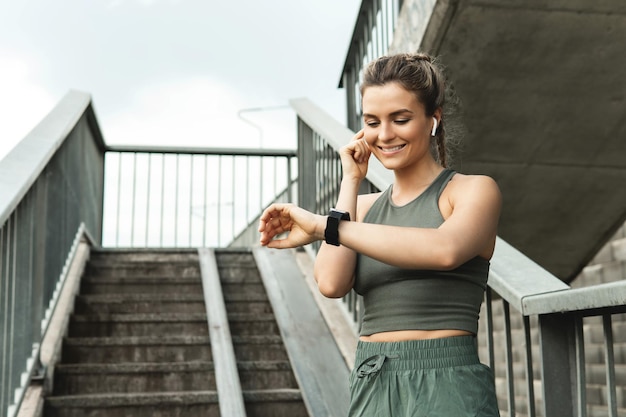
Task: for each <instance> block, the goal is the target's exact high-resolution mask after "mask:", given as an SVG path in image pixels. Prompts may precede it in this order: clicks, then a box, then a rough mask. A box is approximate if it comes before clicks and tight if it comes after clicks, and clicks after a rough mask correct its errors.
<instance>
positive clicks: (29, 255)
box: [0, 92, 297, 417]
mask: <svg viewBox="0 0 626 417" xmlns="http://www.w3.org/2000/svg"><path fill="white" fill-rule="evenodd" d="M295 157H296V151H295V150H281V149H278V150H268V149H215V148H184V147H136V146H116V147H108V146H106V144H105V143H104V141H103V139H102V135H101V132H100V128H99V126H98V123H97V120H96V116H95V113H94V111H93V108H92V105H91V97H90V96H89V95H88V94H85V93H81V92H70V93H69V94H68V95H67V96H66V97H64V98H63V100H62V101H61V102H60V103H59V104H58V105H57V106H56V107H55V108H54V109H53V110H52V112H51V113H50V114H49V115H48V116H47V117H46V118H45V119H44V120H43V121H42V122H41V123H40V124H39V125H38V126H37V127H36V128H35V129H34V130H33V131H32V132H31V133H30V134H29V135H28V136H27V137H26V138H25V139H24V140H22V141H21V142H20V143H19V144H18V145H17V146H16V148H15V149H14V150H13V151H11V152H10V153H9V154H8V155H7V156H6V157H5V158H4V159H3V160H2V161H0V417H5V416H6V417H14V416H15V415H16V412H17V411H18V410H19V406H20V404H21V402H22V400H23V396H24V394H25V390H26V388H27V387H28V386H29V384H30V381H31V380H32V378H33V377H34V376H35V374H40V375H39V377H43V375H41V374H44V373H45V369H42V367H41V364H40V359H39V358H40V353H41V341H42V340H43V338H44V336H46V330H47V329H48V323H49V320H50V317H51V316H52V313H53V311H54V310H55V307H56V303H57V300H58V297H59V294H60V292H61V290H62V288H63V284H64V282H65V276H66V274H67V273H68V268H69V264H70V261H71V260H72V258H73V254H74V252H75V250H76V248H77V246H78V243H79V242H80V240H81V239H87V240H89V241H90V242H91V244H92V245H94V246H117V247H119V246H126V247H191V246H193V247H204V246H228V245H230V244H232V243H233V242H235V241H236V239H243V238H242V235H245V233H246V230H249V229H250V227H248V226H249V225H250V223H251V221H253V223H254V224H253V227H254V228H256V219H257V217H258V214H259V213H260V212H261V210H262V208H264V206H266V205H267V204H269V203H270V202H272V201H274V200H276V199H281V200H283V201H284V200H285V199H286V200H287V201H292V200H293V187H294V184H295V175H294V174H295V172H296V169H297V166H296V165H295V164H294V159H295ZM243 240H245V239H243ZM243 240H242V241H243ZM240 244H241V242H240Z"/></svg>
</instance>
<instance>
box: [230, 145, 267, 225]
mask: <svg viewBox="0 0 626 417" xmlns="http://www.w3.org/2000/svg"><path fill="white" fill-rule="evenodd" d="M259 170H260V171H261V172H260V175H259V178H260V180H261V182H260V184H259V211H260V210H262V209H263V182H264V180H263V178H264V177H263V157H262V156H259ZM233 236H234V233H233Z"/></svg>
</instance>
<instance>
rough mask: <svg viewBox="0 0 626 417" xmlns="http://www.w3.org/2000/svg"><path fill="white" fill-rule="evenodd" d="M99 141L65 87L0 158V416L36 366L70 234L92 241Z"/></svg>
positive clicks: (100, 169)
mask: <svg viewBox="0 0 626 417" xmlns="http://www.w3.org/2000/svg"><path fill="white" fill-rule="evenodd" d="M104 148H105V145H104V141H103V140H102V134H101V132H100V129H99V127H98V123H97V120H96V116H95V113H94V111H93V108H92V106H91V98H90V96H89V95H88V94H86V93H82V92H78V91H70V92H69V93H68V94H66V96H65V97H64V98H63V99H62V100H61V101H60V102H59V104H57V106H56V107H55V108H54V109H53V110H52V111H51V112H50V113H49V114H48V115H47V116H46V117H45V118H44V119H43V120H42V121H41V122H40V123H39V124H38V125H37V126H36V127H35V128H34V129H33V130H32V131H31V132H30V133H29V134H28V135H27V136H26V137H25V138H24V139H23V140H22V141H21V142H20V143H18V145H17V146H16V147H15V148H13V149H12V150H11V152H9V153H8V154H7V155H6V156H5V157H4V159H2V161H0V317H1V319H0V417H5V416H6V415H7V413H8V415H9V416H12V415H13V413H15V412H16V409H17V406H18V405H19V404H20V403H21V401H22V398H23V396H24V392H25V390H24V387H25V386H26V384H27V383H28V382H29V381H30V379H31V377H32V375H33V374H34V373H35V372H37V371H39V368H38V367H39V360H40V357H39V356H40V344H41V342H42V338H43V337H44V334H45V332H46V330H47V328H48V325H49V321H50V317H51V315H52V312H53V311H54V310H55V308H56V305H57V301H58V294H59V290H60V288H61V287H62V286H63V282H64V279H65V276H66V274H67V268H68V262H69V260H70V259H71V257H72V256H73V253H74V251H75V249H76V245H77V239H78V236H81V237H82V236H83V235H84V236H87V237H88V239H89V240H90V241H91V242H92V243H93V244H94V245H99V244H100V233H101V226H102V193H103V176H104V158H103V155H104ZM77 231H78V232H77Z"/></svg>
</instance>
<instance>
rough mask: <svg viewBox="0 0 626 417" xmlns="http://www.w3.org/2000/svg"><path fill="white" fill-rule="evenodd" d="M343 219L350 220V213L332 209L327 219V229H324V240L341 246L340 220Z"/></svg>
mask: <svg viewBox="0 0 626 417" xmlns="http://www.w3.org/2000/svg"><path fill="white" fill-rule="evenodd" d="M341 220H348V221H350V213H348V212H347V211H341V210H335V209H330V212H329V213H328V219H327V220H326V230H324V240H325V241H326V243H328V244H329V245H334V246H339V222H340V221H341Z"/></svg>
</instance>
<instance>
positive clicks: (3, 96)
mask: <svg viewBox="0 0 626 417" xmlns="http://www.w3.org/2000/svg"><path fill="white" fill-rule="evenodd" d="M359 6H360V1H359V0H339V1H338V0H315V1H310V0H265V1H259V0H236V1H233V0H219V1H218V0H59V1H50V0H0V158H2V157H4V156H5V155H6V153H8V152H9V151H10V149H11V148H12V147H13V146H15V144H17V142H18V141H19V140H21V139H22V138H23V137H24V136H25V135H26V134H27V133H28V132H29V131H30V130H31V129H32V128H33V127H34V126H35V125H36V124H37V123H38V122H39V121H40V120H41V119H42V118H43V117H44V116H45V115H46V114H47V113H48V112H49V111H50V110H51V109H52V108H53V107H54V105H55V104H56V103H57V102H58V101H59V100H61V98H62V97H63V96H64V95H65V94H66V93H67V92H68V91H70V90H80V91H84V92H87V93H89V94H91V96H92V100H93V103H94V108H95V111H96V115H97V117H98V121H99V123H100V127H101V129H102V131H103V134H104V138H105V141H106V142H107V143H109V144H144V145H147V144H159V145H176V144H180V145H188V146H218V147H219V146H227V147H230V146H242V147H258V146H259V145H263V146H265V147H279V148H285V147H295V143H296V142H295V137H294V130H293V129H294V127H295V116H294V115H293V113H292V112H291V111H290V110H288V109H285V108H274V109H271V107H275V106H283V105H286V104H287V103H288V100H289V99H291V98H295V97H308V98H310V99H311V100H313V101H314V102H315V103H316V104H318V105H319V106H321V107H322V108H324V109H325V110H326V111H328V112H329V113H331V114H332V115H334V116H335V117H336V118H337V119H338V120H339V121H341V122H344V121H345V110H344V107H345V106H344V103H345V99H344V94H345V92H344V91H343V90H340V89H338V88H337V85H338V81H339V78H340V73H341V69H342V67H343V63H344V59H345V55H346V52H347V49H348V44H349V40H350V37H351V35H352V30H353V27H354V23H355V20H356V16H357V12H358V8H359ZM259 107H263V108H266V107H270V109H266V110H263V111H245V110H244V111H243V112H242V113H241V115H242V116H243V117H244V118H246V119H248V120H250V121H252V123H253V124H256V125H258V126H259V127H260V131H259V130H258V129H256V128H254V127H253V126H251V125H250V124H247V123H246V122H245V121H242V120H241V118H239V117H238V112H239V111H240V110H242V109H249V108H259ZM261 142H262V143H261Z"/></svg>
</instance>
